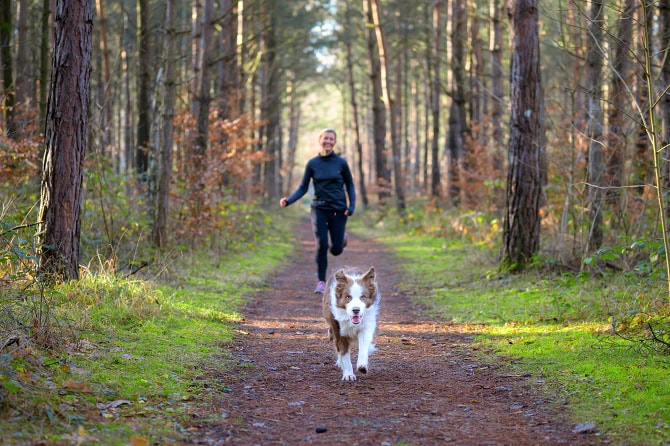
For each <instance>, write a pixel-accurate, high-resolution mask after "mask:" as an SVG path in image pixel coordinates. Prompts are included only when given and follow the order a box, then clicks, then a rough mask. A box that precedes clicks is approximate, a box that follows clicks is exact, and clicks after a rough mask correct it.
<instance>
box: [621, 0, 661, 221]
mask: <svg viewBox="0 0 670 446" xmlns="http://www.w3.org/2000/svg"><path fill="white" fill-rule="evenodd" d="M629 1H631V0H629ZM659 9H660V15H661V27H662V28H661V30H662V31H661V47H662V48H664V50H663V52H662V53H661V54H660V57H661V59H662V61H663V62H662V63H661V79H662V80H663V83H664V84H665V85H666V86H670V0H661V2H660V5H659ZM660 106H661V110H662V116H663V122H662V125H661V127H662V128H663V134H662V135H661V138H662V139H661V146H662V147H668V144H670V94H668V93H667V92H666V93H665V94H664V95H663V99H662V101H661V103H660ZM667 150H668V149H667V148H666V149H665V151H666V152H667ZM663 167H664V171H665V184H664V187H665V191H666V192H667V191H670V163H668V162H667V161H666V162H665V163H664V166H663ZM668 214H670V206H668V203H667V199H666V218H668V217H670V215H668Z"/></svg>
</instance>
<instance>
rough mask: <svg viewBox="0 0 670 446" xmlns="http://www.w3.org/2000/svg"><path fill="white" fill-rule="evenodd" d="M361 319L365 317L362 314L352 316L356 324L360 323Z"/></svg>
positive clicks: (352, 320)
mask: <svg viewBox="0 0 670 446" xmlns="http://www.w3.org/2000/svg"><path fill="white" fill-rule="evenodd" d="M361 319H363V318H362V317H360V316H351V322H353V323H354V324H360V323H361Z"/></svg>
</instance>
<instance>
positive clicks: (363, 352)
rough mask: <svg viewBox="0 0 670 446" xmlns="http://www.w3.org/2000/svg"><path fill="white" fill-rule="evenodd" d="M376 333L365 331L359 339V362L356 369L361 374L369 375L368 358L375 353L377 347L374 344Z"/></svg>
mask: <svg viewBox="0 0 670 446" xmlns="http://www.w3.org/2000/svg"><path fill="white" fill-rule="evenodd" d="M373 335H374V332H372V331H369V330H364V331H363V332H361V334H360V335H359V337H358V360H357V361H356V369H357V370H358V371H359V372H361V373H368V357H369V356H370V353H372V352H374V351H375V345H374V344H373V343H372V338H373Z"/></svg>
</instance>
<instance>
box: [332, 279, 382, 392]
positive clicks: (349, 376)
mask: <svg viewBox="0 0 670 446" xmlns="http://www.w3.org/2000/svg"><path fill="white" fill-rule="evenodd" d="M380 302H381V295H380V294H379V287H378V285H377V278H376V275H375V269H374V267H371V268H370V269H369V270H368V271H367V272H365V273H362V272H361V271H360V270H359V269H357V268H351V267H343V268H340V269H338V270H337V271H336V272H335V273H334V274H333V275H332V276H331V277H330V278H329V279H328V282H327V283H326V292H325V293H323V316H324V318H325V320H326V323H327V324H328V338H329V340H330V341H332V342H333V343H334V344H335V351H336V352H337V363H336V365H337V366H338V367H339V368H340V369H342V381H356V375H355V374H354V369H353V366H352V364H351V353H350V347H351V344H352V343H353V342H355V341H358V358H357V361H356V369H357V370H358V371H359V372H360V373H367V372H368V370H369V366H368V357H369V355H370V354H371V353H372V352H374V351H375V345H374V343H373V340H374V336H375V333H376V331H377V317H378V314H379V305H380Z"/></svg>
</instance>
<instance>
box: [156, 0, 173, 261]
mask: <svg viewBox="0 0 670 446" xmlns="http://www.w3.org/2000/svg"><path fill="white" fill-rule="evenodd" d="M166 31H167V32H166V40H165V50H164V56H163V57H164V59H163V60H164V66H165V82H164V88H163V91H164V93H165V98H164V102H163V103H162V107H161V119H160V120H158V121H157V123H156V125H157V126H158V127H159V128H158V131H157V132H156V133H158V136H159V144H158V145H157V150H156V151H154V153H156V155H158V156H157V160H156V163H155V164H156V166H155V168H156V170H155V175H156V181H155V184H156V193H155V194H154V202H153V209H152V210H153V212H152V228H151V238H152V241H153V244H154V246H155V247H157V248H162V247H164V246H165V244H166V242H167V241H168V240H167V239H168V230H167V221H168V209H169V206H170V180H171V178H172V145H173V138H172V132H173V130H174V125H173V120H174V115H175V111H174V108H175V103H176V98H177V61H176V51H177V0H168V2H167V24H166Z"/></svg>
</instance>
